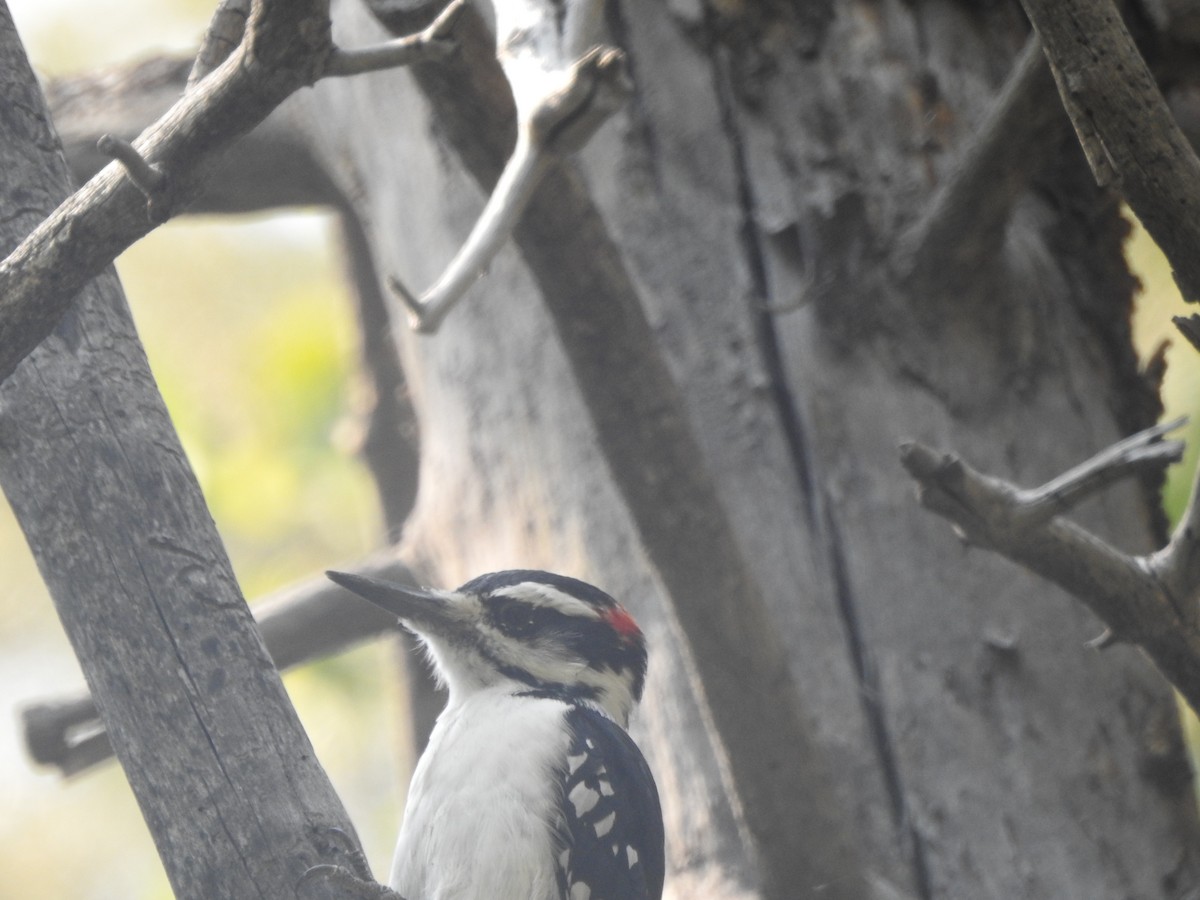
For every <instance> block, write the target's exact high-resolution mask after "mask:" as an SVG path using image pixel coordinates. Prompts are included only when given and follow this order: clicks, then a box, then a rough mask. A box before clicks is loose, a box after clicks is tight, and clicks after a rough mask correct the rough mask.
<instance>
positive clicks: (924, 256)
mask: <svg viewBox="0 0 1200 900" xmlns="http://www.w3.org/2000/svg"><path fill="white" fill-rule="evenodd" d="M1059 127H1065V123H1064V116H1063V113H1062V109H1061V107H1060V105H1059V103H1058V101H1057V98H1056V97H1055V93H1054V83H1053V81H1052V80H1051V79H1050V75H1049V71H1048V69H1047V67H1046V62H1045V59H1044V58H1043V54H1042V46H1041V41H1039V40H1038V39H1037V37H1036V36H1035V37H1031V38H1030V39H1029V41H1028V42H1027V43H1026V45H1025V48H1024V49H1023V50H1022V51H1021V54H1020V56H1019V57H1018V58H1017V62H1016V64H1015V65H1014V66H1013V70H1012V73H1011V74H1010V75H1009V77H1008V80H1007V81H1006V82H1005V84H1004V87H1003V88H1002V89H1001V91H1000V94H999V96H998V97H997V98H996V100H995V102H994V104H993V106H992V109H991V111H990V112H989V114H988V116H987V119H986V120H985V121H984V123H983V125H982V126H981V127H980V128H979V130H978V132H977V133H976V135H975V137H974V138H973V139H972V140H971V142H970V143H969V144H967V146H966V148H965V149H964V151H963V154H962V160H961V162H960V163H959V164H958V166H957V167H956V168H955V170H954V171H953V173H952V174H951V175H950V177H949V178H948V179H947V180H946V181H945V183H944V184H943V185H942V186H941V187H940V188H939V189H938V191H937V193H935V194H934V196H933V199H932V200H931V201H930V202H929V205H928V207H926V209H925V211H924V212H923V213H922V215H921V217H920V218H919V219H917V221H916V222H915V223H913V225H912V227H911V228H909V229H908V231H907V232H905V233H904V234H903V235H902V236H901V238H900V241H899V244H898V246H897V253H896V255H897V261H898V263H899V265H900V267H901V269H902V271H903V272H905V273H906V276H907V277H909V278H916V279H918V280H920V281H921V282H922V283H924V284H927V283H937V284H941V285H957V284H963V283H966V282H968V281H971V280H973V279H977V278H978V272H979V267H980V266H981V265H984V264H986V263H987V262H988V261H989V260H994V259H997V258H998V254H997V247H998V246H999V244H1000V243H1001V237H1002V235H1001V232H1002V230H1003V228H1004V226H1005V225H1006V224H1007V222H1008V218H1009V215H1010V214H1011V212H1012V207H1013V204H1014V203H1015V202H1016V201H1017V200H1018V199H1019V198H1020V196H1021V192H1022V189H1023V188H1024V187H1025V185H1026V184H1027V183H1028V182H1029V180H1030V179H1031V178H1032V177H1033V176H1034V175H1036V174H1037V173H1038V171H1039V170H1040V169H1041V168H1042V167H1043V166H1044V165H1045V163H1046V161H1047V153H1049V152H1051V148H1052V147H1053V146H1054V141H1053V140H1051V139H1050V134H1049V132H1051V131H1053V130H1054V129H1056V128H1059Z"/></svg>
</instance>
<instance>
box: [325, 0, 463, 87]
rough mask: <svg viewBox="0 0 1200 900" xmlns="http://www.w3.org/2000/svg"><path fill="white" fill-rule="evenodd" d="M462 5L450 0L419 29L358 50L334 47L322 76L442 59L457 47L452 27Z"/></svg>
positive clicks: (390, 67)
mask: <svg viewBox="0 0 1200 900" xmlns="http://www.w3.org/2000/svg"><path fill="white" fill-rule="evenodd" d="M465 8H466V6H465V0H454V2H453V3H451V4H450V5H449V6H447V7H446V8H445V9H444V10H442V12H441V13H440V14H439V15H438V17H437V18H436V19H434V20H433V22H432V24H430V25H429V27H428V28H426V29H424V30H423V31H420V32H418V33H417V34H413V35H407V36H405V37H399V38H396V39H395V40H391V41H386V42H384V43H382V44H379V45H377V46H375V47H364V48H362V49H360V50H344V49H341V48H334V50H333V52H332V53H330V55H329V59H328V61H327V62H326V64H325V71H324V73H323V74H324V77H326V78H339V77H343V76H346V75H361V74H363V73H365V72H377V71H379V70H381V69H394V68H396V67H398V66H408V65H412V64H414V63H422V62H430V61H432V60H437V59H445V58H446V57H447V56H449V55H450V54H451V53H453V52H454V51H455V50H456V49H458V42H457V41H456V40H455V39H454V27H455V25H456V24H457V23H458V21H459V18H460V17H461V15H462V12H463V10H464V9H465Z"/></svg>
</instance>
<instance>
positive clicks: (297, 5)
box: [0, 0, 332, 376]
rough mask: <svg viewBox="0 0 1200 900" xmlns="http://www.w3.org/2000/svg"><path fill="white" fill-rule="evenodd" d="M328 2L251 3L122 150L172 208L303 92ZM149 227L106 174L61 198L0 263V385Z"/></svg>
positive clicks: (317, 61)
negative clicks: (187, 84) (202, 68)
mask: <svg viewBox="0 0 1200 900" xmlns="http://www.w3.org/2000/svg"><path fill="white" fill-rule="evenodd" d="M331 46H332V45H331V39H330V34H329V15H328V2H327V0H325V2H322V0H303V2H279V0H275V2H262V3H256V4H255V6H254V13H253V15H252V17H251V19H250V23H249V32H248V34H247V38H246V40H244V41H242V43H241V44H240V45H239V47H238V49H237V50H236V51H235V52H234V53H233V54H231V55H230V57H229V58H228V59H227V60H226V61H225V62H224V63H222V64H221V66H220V67H219V68H218V69H217V70H216V71H214V72H213V73H212V74H211V75H210V76H209V77H207V78H204V79H202V80H201V81H200V82H199V83H198V84H197V85H196V87H195V88H194V89H193V90H190V91H188V92H187V93H186V94H185V95H184V96H183V97H182V98H181V99H180V100H179V101H178V102H177V103H176V104H175V105H174V106H173V107H172V108H171V110H169V111H168V112H167V114H166V115H164V116H163V117H162V119H160V120H159V121H158V122H156V123H155V124H154V125H152V126H151V127H150V128H148V129H147V130H146V131H145V132H144V133H143V134H142V136H141V137H139V138H138V139H137V140H136V141H133V142H132V144H133V146H134V147H136V148H137V152H138V154H139V155H140V156H141V157H142V158H143V159H144V160H146V161H147V162H148V163H150V164H153V165H155V166H158V167H160V169H161V170H163V171H167V172H170V173H171V178H172V182H173V183H172V187H173V194H174V196H175V198H176V205H183V204H186V202H187V201H188V200H189V199H191V198H192V197H193V196H195V194H196V193H197V191H198V189H199V186H200V184H201V182H202V180H203V176H204V171H203V168H204V167H203V165H202V164H203V163H204V162H205V161H206V160H207V159H208V158H209V157H211V155H212V154H213V153H214V152H215V151H216V150H218V149H220V148H222V147H224V146H226V145H227V144H229V143H230V142H231V141H232V140H233V139H234V138H235V137H237V136H239V135H241V134H243V133H245V132H246V131H248V130H249V129H250V128H252V127H253V126H254V125H256V124H257V123H258V122H259V121H261V120H262V119H263V118H264V117H265V116H266V115H267V114H268V113H269V112H270V111H271V110H272V109H274V108H275V107H276V106H278V105H279V103H280V102H281V101H282V100H283V99H284V98H286V97H287V96H288V95H289V94H291V93H292V92H293V91H295V90H297V89H298V88H300V87H303V86H305V85H308V84H311V83H312V82H313V81H314V80H315V78H316V77H317V76H318V75H319V73H320V70H321V67H322V65H323V64H324V59H325V57H326V56H327V55H328V53H329V52H330V48H331ZM154 225H155V223H154V222H151V221H150V220H149V219H148V218H147V216H146V214H145V199H144V196H143V194H142V192H141V191H140V190H139V189H138V187H137V186H136V185H135V184H134V183H133V181H132V180H131V179H130V178H129V177H127V176H126V174H125V172H124V170H123V169H122V168H121V167H119V166H109V167H107V168H105V169H104V170H103V171H101V172H100V173H99V174H98V175H96V176H95V177H94V178H93V179H92V180H91V181H89V182H88V183H87V184H86V185H84V186H83V187H82V188H81V189H80V190H79V191H77V192H76V193H75V194H74V195H72V196H71V197H69V198H67V200H65V201H64V202H63V203H62V204H61V205H60V206H59V207H58V209H56V210H55V211H54V212H53V213H51V214H50V215H49V216H48V217H47V218H46V219H45V220H44V221H43V222H42V223H41V224H40V225H39V226H38V227H37V228H36V229H35V230H34V231H33V232H32V233H31V234H30V235H29V236H28V237H26V238H25V240H24V241H22V242H21V244H20V245H19V246H18V247H17V248H16V249H15V250H14V251H12V253H11V254H10V255H9V256H8V258H7V259H5V260H4V261H3V262H2V263H0V376H7V375H8V374H9V373H11V372H12V370H13V368H14V367H15V366H16V364H17V363H18V362H19V361H20V360H21V359H22V358H24V356H25V355H26V354H27V353H28V352H29V351H30V350H32V349H33V348H34V347H35V346H36V345H37V344H38V343H40V342H41V340H42V339H43V338H45V336H46V335H47V334H49V332H50V331H51V330H52V329H53V328H54V327H55V325H56V324H57V323H58V321H59V320H60V319H61V318H62V315H63V313H64V312H65V311H66V309H67V307H68V306H69V305H70V303H71V301H72V300H73V299H74V297H75V296H76V294H78V293H79V290H80V288H82V287H83V285H84V284H86V283H87V281H88V280H89V279H91V278H92V277H93V276H94V275H96V273H98V272H100V271H101V270H102V269H103V268H104V267H105V266H107V265H108V264H109V263H111V262H112V260H113V259H114V258H115V257H116V256H117V255H118V254H119V253H120V252H121V251H122V250H124V249H125V248H126V247H128V246H129V245H130V244H132V243H133V242H134V241H136V240H137V239H139V238H141V237H142V236H143V235H145V234H146V233H147V232H149V231H150V230H151V229H152V228H153V227H154Z"/></svg>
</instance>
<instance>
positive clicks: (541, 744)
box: [390, 688, 568, 900]
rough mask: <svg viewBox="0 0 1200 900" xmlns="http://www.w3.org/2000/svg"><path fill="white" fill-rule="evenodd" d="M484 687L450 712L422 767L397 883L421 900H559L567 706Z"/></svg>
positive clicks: (395, 870)
mask: <svg viewBox="0 0 1200 900" xmlns="http://www.w3.org/2000/svg"><path fill="white" fill-rule="evenodd" d="M510 690H511V688H506V689H503V690H484V691H479V692H476V693H473V694H471V695H470V696H468V697H467V698H466V699H465V700H463V701H461V702H459V703H457V704H455V705H452V706H449V707H447V708H446V710H445V711H444V712H443V713H442V715H441V716H440V717H439V718H438V721H437V725H436V726H435V727H434V729H433V734H432V735H431V736H430V739H429V746H428V747H427V748H426V750H425V753H424V754H423V755H422V756H421V760H420V762H419V763H417V768H416V772H415V773H414V774H413V780H412V785H411V786H410V788H409V795H408V807H407V809H405V811H404V822H403V824H402V826H401V829H400V838H399V841H398V843H397V845H396V856H395V859H394V860H393V861H392V875H391V881H390V883H391V886H392V888H393V889H394V890H396V891H399V892H400V894H402V895H403V896H405V897H408V898H418V900H558V898H559V893H558V885H557V882H556V879H555V869H554V858H553V853H552V845H551V840H550V834H551V829H552V827H553V822H554V819H555V816H556V815H557V804H558V791H559V790H560V788H559V785H558V776H557V775H556V772H555V769H556V767H557V766H558V765H560V764H561V761H562V760H563V759H564V758H565V756H566V752H567V742H568V734H567V730H566V728H565V727H564V724H563V715H564V713H565V711H566V708H567V707H566V704H564V703H561V702H559V701H557V700H548V699H535V698H529V697H516V696H513V695H512V694H511V693H508V691H510Z"/></svg>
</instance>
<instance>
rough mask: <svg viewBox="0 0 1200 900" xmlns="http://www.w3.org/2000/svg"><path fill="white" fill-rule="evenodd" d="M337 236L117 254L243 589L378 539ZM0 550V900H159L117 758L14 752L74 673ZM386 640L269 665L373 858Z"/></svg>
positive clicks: (201, 229)
mask: <svg viewBox="0 0 1200 900" xmlns="http://www.w3.org/2000/svg"><path fill="white" fill-rule="evenodd" d="M213 5H214V4H213V2H212V0H186V2H185V0H174V2H169V3H168V2H161V0H158V2H156V0H121V2H109V3H106V4H104V10H103V14H102V15H98V14H97V9H96V7H95V6H94V5H92V4H87V3H84V2H83V0H16V2H10V8H11V9H12V11H13V13H14V15H15V16H16V18H17V24H18V27H19V28H20V29H21V33H22V35H23V38H24V39H25V41H26V44H27V46H28V47H29V49H30V53H31V56H32V57H33V59H34V61H35V64H36V65H37V66H38V68H39V71H40V72H42V73H43V74H60V73H64V72H67V71H73V70H82V69H91V68H94V67H95V66H97V65H100V64H104V63H109V62H117V61H123V60H128V59H130V58H134V57H136V56H139V55H145V54H149V53H154V52H161V51H163V50H183V49H186V48H189V47H191V46H193V45H194V44H195V42H196V40H197V38H198V36H199V34H200V33H201V31H202V29H203V27H204V23H205V21H206V18H207V16H208V15H209V14H210V13H211V10H212V8H213ZM336 252H337V251H336V249H335V242H334V241H333V240H332V235H331V223H330V222H329V221H328V220H326V219H324V218H322V217H321V216H319V215H316V214H309V215H290V216H286V217H275V218H264V219H257V220H253V221H247V220H245V219H241V220H236V221H235V220H229V219H209V220H204V221H197V220H194V219H189V220H186V221H183V222H175V223H171V224H169V225H168V226H166V227H165V228H162V229H159V230H158V231H156V232H155V233H154V234H152V235H151V236H150V237H149V238H147V239H146V240H145V241H143V242H142V243H140V244H138V245H137V246H136V247H134V248H133V249H131V250H130V251H129V252H128V253H127V254H125V256H123V257H122V259H121V260H120V262H119V267H120V271H121V276H122V279H123V281H124V284H125V286H126V290H127V292H128V295H129V298H130V302H131V305H132V306H133V309H134V314H135V317H136V319H137V322H138V327H139V330H140V331H141V333H142V337H143V340H144V342H145V344H146V347H147V351H148V353H149V355H150V359H151V363H152V365H153V367H154V371H155V374H156V376H157V378H158V380H159V384H160V386H161V388H162V391H163V394H164V396H165V397H166V400H167V403H168V406H169V407H170V409H171V411H172V415H173V417H174V419H175V423H176V426H177V427H178V429H179V431H180V434H181V436H182V438H183V441H184V444H185V446H186V447H187V450H188V454H189V457H190V459H191V460H192V464H193V465H194V467H195V468H196V471H197V474H198V476H199V478H200V481H201V484H202V486H203V488H204V491H205V494H206V496H207V498H208V501H209V504H210V506H211V508H212V511H213V515H214V517H215V518H216V520H217V523H218V525H219V527H220V529H221V533H222V535H223V537H224V539H225V542H226V545H227V546H228V548H229V552H230V555H231V557H232V559H233V562H234V566H235V568H236V569H237V572H238V575H239V578H240V579H241V583H242V585H243V587H244V589H245V590H246V592H247V595H248V596H250V597H255V596H258V595H261V594H262V593H264V592H267V591H269V590H271V589H272V588H274V587H277V586H280V585H283V584H286V583H288V582H289V581H291V580H293V579H296V578H299V577H302V576H305V575H308V574H311V573H312V572H314V571H318V570H320V569H323V568H325V567H327V566H329V565H333V564H337V563H339V562H342V561H345V560H348V559H353V558H354V557H355V556H357V555H359V554H361V553H363V552H365V551H367V550H369V549H372V548H373V547H375V546H376V545H377V543H378V542H379V540H380V534H381V530H382V529H381V525H380V522H379V514H378V510H377V508H376V506H375V500H374V496H373V493H372V488H371V485H370V482H369V479H368V478H367V476H366V473H365V472H364V471H363V469H362V468H361V466H360V465H359V464H358V463H357V461H355V460H354V458H353V455H352V452H351V451H352V448H351V447H350V446H349V440H348V435H349V434H350V433H351V432H352V431H353V429H352V428H351V427H350V419H349V416H350V413H349V410H350V409H351V407H352V403H351V399H352V395H353V391H354V390H355V382H356V338H355V333H354V325H353V318H352V310H351V305H350V301H349V298H348V297H347V296H346V289H345V286H344V285H343V283H342V281H341V272H340V264H339V261H338V259H337V257H336ZM1129 255H1130V260H1131V262H1132V263H1133V265H1134V267H1135V269H1136V270H1137V271H1138V273H1139V274H1140V276H1141V278H1142V280H1143V282H1144V285H1145V291H1144V293H1143V296H1142V298H1141V300H1140V303H1139V311H1138V316H1137V320H1136V323H1135V329H1136V339H1137V343H1138V348H1139V352H1140V353H1141V354H1142V356H1143V358H1146V357H1148V356H1149V354H1150V353H1152V352H1153V350H1154V349H1155V348H1156V347H1157V346H1158V344H1159V343H1160V342H1161V341H1162V340H1163V339H1168V338H1169V339H1172V340H1173V342H1174V344H1175V346H1174V348H1173V349H1172V351H1171V353H1170V356H1169V359H1170V369H1169V372H1168V378H1167V382H1166V385H1165V388H1164V395H1165V399H1166V403H1167V407H1168V411H1167V414H1168V415H1169V416H1175V415H1179V414H1183V413H1189V414H1192V415H1193V419H1194V420H1195V419H1196V418H1197V417H1196V415H1195V414H1196V412H1197V405H1198V404H1197V398H1198V397H1200V391H1198V390H1197V388H1198V387H1200V355H1197V354H1196V353H1194V352H1193V351H1192V350H1191V348H1190V347H1188V346H1187V345H1186V343H1184V342H1183V341H1182V340H1179V339H1175V338H1174V335H1173V328H1172V326H1171V325H1170V315H1172V314H1173V313H1176V312H1179V311H1181V309H1182V303H1181V301H1180V300H1179V297H1178V293H1177V292H1176V290H1175V287H1174V284H1173V282H1172V281H1171V277H1170V273H1169V269H1168V267H1167V266H1166V264H1165V262H1164V261H1163V259H1162V257H1161V255H1160V254H1159V253H1158V251H1157V249H1156V248H1155V247H1154V245H1153V244H1152V243H1151V242H1150V241H1149V239H1148V238H1147V237H1146V236H1145V234H1144V233H1143V232H1141V231H1137V232H1135V235H1134V237H1133V239H1132V240H1131V242H1130V247H1129ZM1188 438H1189V446H1190V449H1189V454H1188V458H1187V460H1185V463H1184V464H1183V465H1181V466H1176V467H1175V468H1174V470H1173V471H1172V473H1171V475H1170V481H1169V485H1168V490H1167V495H1166V499H1167V505H1168V509H1169V511H1170V512H1171V513H1172V515H1177V514H1178V512H1179V511H1180V509H1181V507H1182V504H1183V502H1184V500H1185V499H1186V496H1187V491H1188V489H1189V487H1190V481H1191V476H1190V472H1191V471H1192V470H1193V469H1194V467H1195V462H1196V458H1197V452H1198V451H1197V448H1198V447H1200V426H1198V425H1197V424H1195V423H1194V424H1192V425H1191V426H1189V428H1188ZM1097 449H1099V448H1097ZM897 477H900V476H899V474H898V475H897ZM0 559H3V565H2V566H0V706H3V707H4V709H5V711H6V720H5V721H3V724H2V725H0V895H3V896H12V897H21V898H25V900H42V898H46V900H51V898H54V900H57V898H68V897H69V898H72V900H110V898H111V900H118V898H119V900H157V898H168V897H170V891H169V889H168V887H167V884H166V881H165V878H164V877H163V875H162V870H161V867H160V865H159V863H158V861H157V857H156V855H155V853H154V849H153V846H152V844H151V842H150V839H149V836H148V834H147V832H146V829H145V826H144V824H143V823H142V820H141V816H140V814H139V813H138V811H137V808H136V805H135V803H134V802H133V799H132V797H131V795H130V793H129V790H128V788H127V786H126V784H125V781H124V777H123V776H122V774H121V771H120V769H119V768H118V767H116V766H115V765H109V766H108V767H107V768H106V769H105V770H104V771H102V772H100V773H98V774H91V775H87V776H83V777H81V778H79V779H77V780H76V781H75V782H73V783H69V784H63V783H62V782H61V781H59V780H58V779H57V778H56V777H55V776H53V775H50V774H46V773H41V772H36V771H34V770H33V769H32V768H31V767H30V765H29V763H28V762H27V761H26V760H25V759H24V756H23V752H22V749H21V746H20V734H19V729H18V726H17V722H16V718H15V715H16V713H15V710H16V709H17V708H18V707H19V706H20V705H21V704H22V703H24V702H29V701H32V700H35V699H39V698H42V697H45V696H47V695H50V694H53V693H56V692H59V691H62V690H70V689H72V688H75V687H77V686H78V685H79V684H81V683H82V679H81V677H80V675H79V674H78V669H77V667H76V666H75V663H74V658H73V656H72V654H71V652H70V648H69V647H68V646H67V644H66V641H65V639H64V638H63V636H62V634H61V631H60V629H59V627H58V623H57V620H56V618H55V617H54V613H53V608H52V606H51V604H50V601H49V598H48V597H47V596H46V593H45V590H44V588H43V587H42V585H41V579H40V578H39V576H38V574H37V571H36V569H35V567H34V565H33V562H32V559H31V558H30V556H29V552H28V549H27V548H26V547H25V545H24V541H23V538H22V537H21V535H20V532H19V530H18V528H17V526H16V524H15V522H13V521H12V518H11V515H9V514H8V511H7V508H5V507H3V506H2V504H0ZM1080 652H1086V651H1083V650H1082V649H1081V650H1080ZM390 655H391V649H390V648H389V647H388V646H387V645H385V644H376V645H373V646H370V647H365V648H362V649H360V650H358V651H355V652H354V653H351V654H348V655H346V656H343V657H340V658H338V659H336V660H331V661H329V662H326V663H323V664H320V665H315V666H311V667H309V668H307V669H305V670H304V671H301V672H297V673H294V674H292V675H289V676H288V677H287V679H286V682H287V685H288V688H289V690H290V692H291V693H292V696H293V698H294V699H295V702H296V704H297V708H298V709H299V711H300V714H301V717H302V718H303V719H304V722H305V725H306V727H307V729H308V731H309V734H310V736H311V738H312V740H313V743H314V745H315V747H316V749H317V752H318V754H319V756H320V758H321V760H322V762H323V763H324V764H325V766H326V768H327V769H328V771H329V772H330V774H331V777H332V778H333V779H334V781H335V784H336V785H337V787H338V790H339V792H340V793H341V794H342V796H343V798H344V799H345V801H346V804H347V806H348V807H349V809H350V813H351V815H352V817H353V818H354V820H355V822H356V824H357V825H358V827H359V830H360V833H361V834H362V836H363V838H364V841H365V843H366V846H367V851H368V855H369V857H370V858H371V861H372V863H373V865H374V867H375V869H376V872H377V873H379V874H382V873H383V872H386V867H387V862H388V858H389V855H390V849H391V848H390V844H391V841H392V838H393V835H394V830H395V824H396V821H397V817H398V810H399V808H400V806H401V804H402V801H403V790H404V786H403V785H402V784H400V783H399V782H398V778H397V775H396V765H397V763H396V761H397V759H398V758H399V755H400V754H399V751H398V749H397V748H398V746H399V745H398V741H397V739H398V738H399V737H401V736H400V735H396V734H393V733H392V729H393V728H394V727H401V726H399V725H398V724H393V723H395V722H396V718H397V717H396V716H395V715H394V714H393V709H394V703H395V701H396V699H397V690H396V685H394V684H393V681H392V679H393V678H394V677H396V676H395V672H396V669H395V667H394V666H393V665H392V662H393V660H391V658H390ZM1192 727H1193V728H1194V729H1195V726H1194V724H1193V726H1192ZM1195 730H1196V731H1197V738H1198V739H1200V729H1195Z"/></svg>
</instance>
